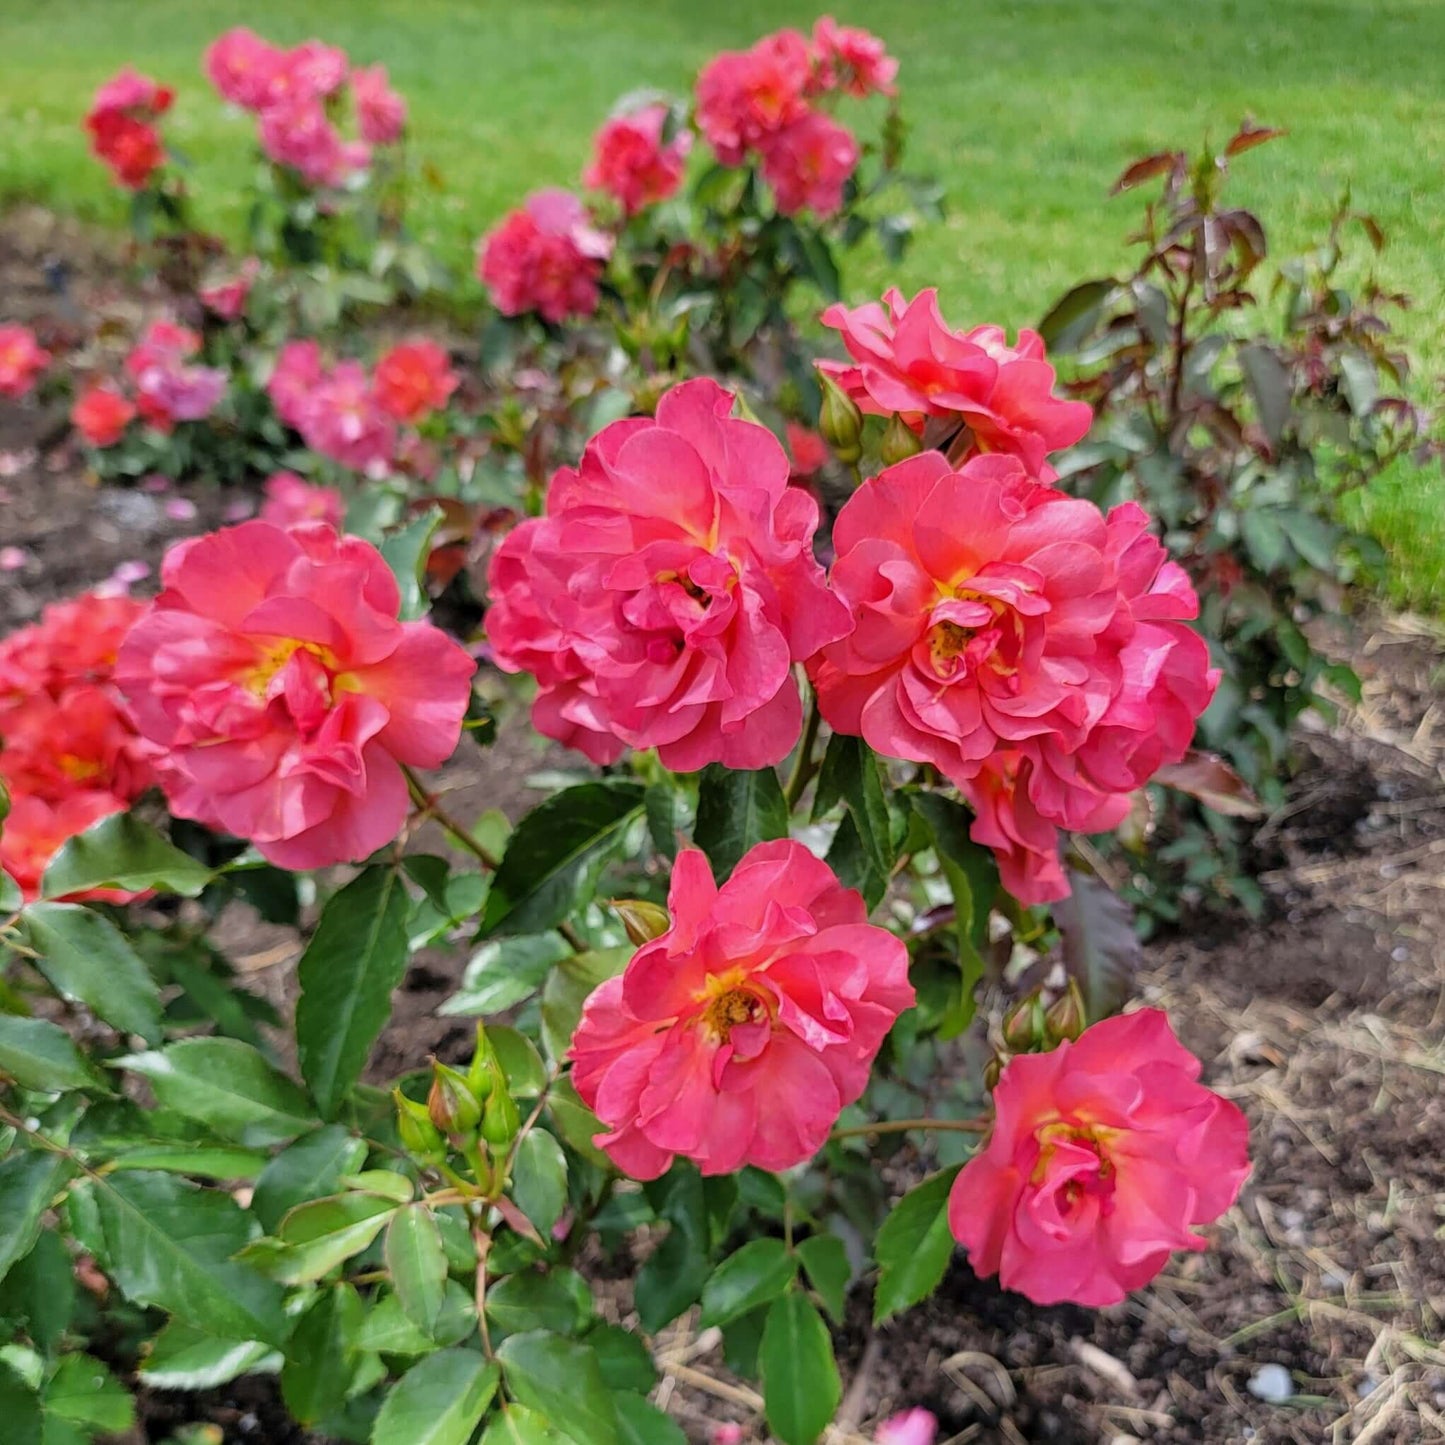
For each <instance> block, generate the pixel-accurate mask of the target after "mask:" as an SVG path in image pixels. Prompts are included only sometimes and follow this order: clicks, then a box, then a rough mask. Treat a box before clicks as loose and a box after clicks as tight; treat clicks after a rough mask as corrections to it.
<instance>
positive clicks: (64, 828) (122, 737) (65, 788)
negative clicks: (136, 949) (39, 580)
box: [0, 593, 153, 901]
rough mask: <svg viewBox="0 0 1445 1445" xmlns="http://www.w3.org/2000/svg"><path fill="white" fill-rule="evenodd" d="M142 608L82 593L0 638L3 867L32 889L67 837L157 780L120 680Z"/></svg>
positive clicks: (24, 889)
mask: <svg viewBox="0 0 1445 1445" xmlns="http://www.w3.org/2000/svg"><path fill="white" fill-rule="evenodd" d="M144 608H145V604H144V603H142V602H138V601H133V600H131V599H130V598H129V597H126V596H123V595H113V596H108V597H102V596H100V595H98V594H97V593H85V594H83V595H82V596H79V597H75V598H71V599H70V600H69V601H66V602H57V603H55V604H53V605H52V606H50V607H48V608H46V610H45V612H44V613H43V614H42V616H41V618H40V621H39V622H37V623H35V624H34V625H32V626H30V627H25V628H22V629H21V630H20V631H18V632H14V633H11V635H10V636H9V637H6V638H5V639H3V640H0V783H3V785H4V789H5V791H8V793H9V795H10V815H9V817H8V818H6V819H5V820H4V829H3V831H0V867H3V868H4V869H5V871H6V872H7V873H9V874H10V876H11V877H12V878H14V879H15V881H16V882H17V883H18V884H19V885H20V891H21V893H22V895H23V896H24V897H26V898H32V897H34V896H35V893H36V891H37V889H38V888H39V885H40V878H41V875H42V873H43V872H44V871H45V865H46V864H47V863H48V862H49V861H50V859H51V858H52V857H53V856H54V854H55V852H56V850H57V849H58V848H59V847H60V846H61V844H62V843H64V842H65V840H66V839H67V838H70V837H72V836H73V835H75V834H76V833H80V832H83V831H84V830H85V829H86V828H88V827H89V826H90V825H91V824H92V823H96V822H99V820H100V819H101V818H104V817H107V816H108V815H110V814H111V813H120V812H123V811H124V810H125V809H126V808H127V807H128V806H129V804H130V803H131V802H132V801H134V799H136V798H137V797H139V796H140V794H141V793H143V792H144V791H145V789H146V788H147V787H149V786H150V784H151V782H152V781H153V778H152V773H151V766H150V762H149V757H148V750H147V748H146V746H145V744H144V743H143V742H142V741H141V739H140V738H139V737H138V736H137V734H136V730H135V728H134V727H133V726H132V724H131V722H130V720H129V718H128V717H127V715H126V712H125V709H124V707H123V706H122V704H121V701H120V697H119V694H118V693H117V691H116V688H115V684H114V680H113V671H114V666H115V658H116V652H117V650H118V649H119V647H120V643H121V639H122V638H123V637H124V636H125V633H126V630H127V629H128V628H129V627H130V625H131V624H132V623H133V622H134V621H135V619H136V618H137V617H138V616H139V615H140V614H141V613H142V612H143V611H144ZM87 896H93V897H102V898H105V899H108V900H111V901H118V900H120V899H123V898H125V897H128V896H129V895H127V894H123V893H117V892H115V891H110V892H103V893H100V894H92V895H87Z"/></svg>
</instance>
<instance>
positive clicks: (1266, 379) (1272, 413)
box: [1239, 342, 1293, 446]
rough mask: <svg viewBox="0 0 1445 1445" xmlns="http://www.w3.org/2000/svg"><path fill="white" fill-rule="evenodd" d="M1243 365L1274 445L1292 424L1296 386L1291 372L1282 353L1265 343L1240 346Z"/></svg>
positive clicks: (1262, 420)
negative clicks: (1291, 380)
mask: <svg viewBox="0 0 1445 1445" xmlns="http://www.w3.org/2000/svg"><path fill="white" fill-rule="evenodd" d="M1239 365H1240V369H1241V370H1242V371H1243V372H1244V379H1245V381H1246V382H1247V383H1248V385H1249V390H1250V393H1251V394H1252V395H1253V397H1254V403H1255V407H1256V408H1257V410H1258V412H1259V424H1260V426H1261V427H1263V428H1264V434H1265V436H1267V437H1268V438H1269V443H1270V445H1271V446H1278V445H1279V441H1280V438H1281V437H1282V436H1283V435H1284V429H1285V427H1286V426H1287V425H1288V424H1289V413H1290V403H1291V400H1292V396H1293V388H1292V386H1291V384H1290V374H1289V370H1288V368H1287V367H1286V366H1285V364H1284V362H1282V361H1281V360H1280V359H1279V357H1278V355H1276V353H1275V352H1274V351H1273V350H1272V349H1271V348H1270V347H1268V346H1266V345H1264V344H1263V343H1253V342H1252V343H1250V344H1248V345H1246V346H1241V347H1240V348H1239Z"/></svg>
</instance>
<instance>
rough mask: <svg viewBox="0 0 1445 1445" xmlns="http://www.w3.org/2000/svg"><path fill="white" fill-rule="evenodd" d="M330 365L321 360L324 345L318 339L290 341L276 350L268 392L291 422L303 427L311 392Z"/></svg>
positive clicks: (279, 414)
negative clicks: (317, 341)
mask: <svg viewBox="0 0 1445 1445" xmlns="http://www.w3.org/2000/svg"><path fill="white" fill-rule="evenodd" d="M325 375H326V368H325V367H324V366H323V365H322V361H321V347H320V346H319V345H318V344H317V343H316V342H314V341H288V342H287V343H286V344H285V346H283V347H282V348H281V350H280V351H279V352H277V354H276V364H275V365H274V366H273V367H272V368H271V378H270V380H269V381H267V383H266V395H267V396H269V397H270V398H271V405H272V406H274V407H275V408H276V415H277V416H278V417H280V418H281V420H282V421H283V422H285V423H286V425H287V426H289V427H291V428H292V429H293V430H296V431H299V430H300V428H301V417H302V413H303V412H304V411H305V410H306V406H307V403H308V402H309V400H310V398H311V393H312V392H313V391H315V389H316V388H317V387H318V386H320V385H321V381H322V379H323V377H324V376H325Z"/></svg>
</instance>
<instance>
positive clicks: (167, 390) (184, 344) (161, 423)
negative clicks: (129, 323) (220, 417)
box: [125, 320, 226, 432]
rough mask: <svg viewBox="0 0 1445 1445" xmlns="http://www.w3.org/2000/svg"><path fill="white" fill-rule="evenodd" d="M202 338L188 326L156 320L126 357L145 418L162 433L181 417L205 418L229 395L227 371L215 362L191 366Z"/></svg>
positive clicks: (186, 419) (128, 373)
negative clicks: (190, 362) (190, 359)
mask: <svg viewBox="0 0 1445 1445" xmlns="http://www.w3.org/2000/svg"><path fill="white" fill-rule="evenodd" d="M200 346H201V338H200V336H199V335H197V333H196V332H194V331H192V330H190V329H189V327H185V326H178V325H176V324H175V323H174V322H172V321H166V320H159V321H153V322H152V323H151V324H150V325H149V326H148V327H147V328H146V330H145V333H144V335H143V336H142V337H141V339H140V341H139V342H138V343H137V344H136V345H135V346H134V347H132V348H131V350H130V353H129V354H128V355H127V356H126V359H125V371H126V374H127V375H128V376H129V377H130V378H131V379H132V380H133V381H134V382H135V387H136V400H137V404H138V406H139V409H140V414H141V416H142V417H143V418H144V419H145V420H146V421H147V422H149V423H150V424H151V425H152V426H154V427H156V428H157V429H158V430H160V431H164V432H169V431H170V430H171V428H172V427H173V426H174V425H175V423H176V422H178V421H200V420H201V419H202V418H203V417H206V416H209V415H210V414H211V412H212V411H214V410H215V408H216V405H217V403H218V402H219V401H220V400H221V397H222V396H223V395H224V394H225V390H226V374H225V372H223V371H220V370H218V369H217V368H215V367H211V366H190V365H187V364H186V363H187V360H188V358H189V357H191V356H193V355H194V354H195V353H196V352H197V351H199V350H200Z"/></svg>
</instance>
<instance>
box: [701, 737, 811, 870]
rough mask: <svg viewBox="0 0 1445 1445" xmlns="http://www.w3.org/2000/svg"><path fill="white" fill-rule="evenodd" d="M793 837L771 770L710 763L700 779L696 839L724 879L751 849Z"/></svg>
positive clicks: (776, 782) (781, 797)
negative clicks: (790, 835)
mask: <svg viewBox="0 0 1445 1445" xmlns="http://www.w3.org/2000/svg"><path fill="white" fill-rule="evenodd" d="M787 835H788V805H787V802H786V801H785V800H784V798H783V790H782V788H781V787H780V786H779V784H778V775H777V773H776V772H775V771H774V770H773V769H772V768H760V769H758V770H757V771H753V772H750V771H748V770H746V769H740V768H725V767H723V766H722V765H721V764H719V763H709V764H708V765H707V767H706V768H704V769H703V771H702V776H701V778H700V779H699V780H698V790H697V824H696V826H695V827H694V828H693V833H692V836H693V842H694V843H696V844H697V846H698V847H699V848H701V849H702V851H703V852H704V853H706V854H707V856H708V861H709V862H710V863H711V864H712V868H713V873H714V874H715V875H716V876H717V880H718V882H719V883H722V882H724V881H725V880H726V879H727V878H728V876H729V875H730V874H731V873H732V871H733V869H734V868H736V867H737V865H738V862H739V860H740V859H741V858H742V857H743V855H744V854H745V853H747V852H748V850H749V849H750V848H753V847H754V846H755V845H757V844H758V843H763V842H767V841H768V840H770V839H773V838H785V837H787Z"/></svg>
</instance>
